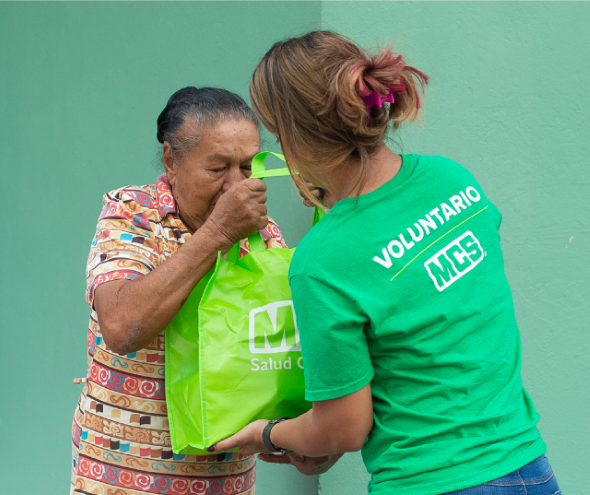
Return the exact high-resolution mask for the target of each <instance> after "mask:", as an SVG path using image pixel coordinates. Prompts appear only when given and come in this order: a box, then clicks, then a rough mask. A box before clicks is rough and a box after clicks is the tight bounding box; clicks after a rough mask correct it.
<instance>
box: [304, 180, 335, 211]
mask: <svg viewBox="0 0 590 495" xmlns="http://www.w3.org/2000/svg"><path fill="white" fill-rule="evenodd" d="M301 178H302V179H303V181H304V182H305V186H306V187H307V191H309V192H310V193H311V195H312V196H314V197H315V198H316V199H317V200H319V202H320V203H322V204H323V205H324V206H325V207H326V208H328V209H329V208H332V206H334V203H335V202H336V201H334V198H333V197H332V195H331V194H330V193H329V191H328V190H327V189H322V188H321V187H316V186H314V185H313V184H312V183H311V182H309V181H308V180H307V179H304V178H303V177H301ZM299 194H300V195H301V197H302V198H303V204H304V205H305V206H310V207H313V206H315V205H314V204H313V203H312V202H311V201H310V200H309V199H307V197H306V196H305V194H304V193H303V191H302V190H301V188H300V189H299Z"/></svg>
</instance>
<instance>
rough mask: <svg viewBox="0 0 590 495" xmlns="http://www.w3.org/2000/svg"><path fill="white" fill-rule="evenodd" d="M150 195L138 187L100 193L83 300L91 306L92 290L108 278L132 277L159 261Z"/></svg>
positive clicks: (109, 279)
mask: <svg viewBox="0 0 590 495" xmlns="http://www.w3.org/2000/svg"><path fill="white" fill-rule="evenodd" d="M151 201H152V199H151V198H150V197H149V196H148V195H147V194H146V193H145V192H143V191H142V190H141V189H140V188H137V189H131V190H129V189H128V188H126V189H123V190H116V191H113V192H111V193H107V194H105V195H104V197H103V208H102V211H101V213H100V216H99V217H98V224H97V227H96V234H95V235H94V239H93V240H92V244H91V247H90V254H89V255H88V263H87V265H86V282H87V291H86V301H87V302H88V304H89V305H90V306H92V307H93V306H94V291H95V290H96V288H97V287H98V286H99V285H100V284H103V283H105V282H110V281H111V280H120V279H128V280H133V279H135V278H137V277H140V276H142V275H145V274H147V273H149V272H150V271H152V270H154V269H155V268H156V267H157V266H159V265H160V256H159V254H160V253H159V252H158V248H157V246H156V243H155V236H154V233H153V231H152V227H151V224H150V221H149V218H148V217H149V216H151V213H150V209H148V208H143V207H142V205H144V204H145V205H146V206H149V205H148V204H147V203H151Z"/></svg>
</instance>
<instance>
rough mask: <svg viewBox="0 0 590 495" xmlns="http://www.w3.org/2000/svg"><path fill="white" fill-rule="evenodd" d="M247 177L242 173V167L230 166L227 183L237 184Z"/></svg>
mask: <svg viewBox="0 0 590 495" xmlns="http://www.w3.org/2000/svg"><path fill="white" fill-rule="evenodd" d="M245 178H246V177H245V176H244V174H243V173H242V169H241V168H240V167H230V168H229V172H228V174H227V180H226V183H228V184H229V185H230V186H233V185H234V184H237V183H238V182H240V181H243V180H244V179H245Z"/></svg>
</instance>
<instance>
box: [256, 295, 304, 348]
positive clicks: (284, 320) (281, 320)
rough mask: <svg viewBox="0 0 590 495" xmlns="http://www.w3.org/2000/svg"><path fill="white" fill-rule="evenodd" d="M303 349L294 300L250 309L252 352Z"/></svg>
mask: <svg viewBox="0 0 590 495" xmlns="http://www.w3.org/2000/svg"><path fill="white" fill-rule="evenodd" d="M295 351H301V345H300V344H299V329H298V328H297V320H296V317H295V310H294V309H293V301H278V302H273V303H270V304H267V305H265V306H262V307H260V308H255V309H253V310H252V311H250V352H252V353H253V354H272V353H276V352H295Z"/></svg>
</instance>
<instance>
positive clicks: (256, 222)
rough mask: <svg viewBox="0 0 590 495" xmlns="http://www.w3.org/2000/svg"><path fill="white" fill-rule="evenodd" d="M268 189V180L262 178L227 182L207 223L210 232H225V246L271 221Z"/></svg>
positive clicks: (223, 234) (227, 248) (230, 245)
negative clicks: (267, 207)
mask: <svg viewBox="0 0 590 495" xmlns="http://www.w3.org/2000/svg"><path fill="white" fill-rule="evenodd" d="M265 191H266V184H265V183H264V182H262V181H261V180H259V179H245V180H243V181H241V182H238V183H237V184H234V185H233V186H227V187H226V186H224V190H223V194H222V195H221V196H220V197H219V199H218V200H217V203H216V204H215V207H214V209H213V211H212V212H211V215H210V216H209V218H208V219H207V221H206V222H205V224H206V225H207V227H208V229H209V231H210V232H213V233H218V234H219V235H220V236H222V238H223V239H224V240H225V241H226V242H224V243H223V244H224V246H225V247H226V250H229V248H231V247H232V246H233V245H234V244H235V243H236V242H239V241H240V240H241V239H245V238H246V237H248V236H250V235H252V234H254V233H255V232H257V231H259V230H262V229H263V228H265V227H266V225H267V224H268V217H267V216H266V213H267V209H266V205H265V204H264V203H265V202H266V194H264V192H265Z"/></svg>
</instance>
